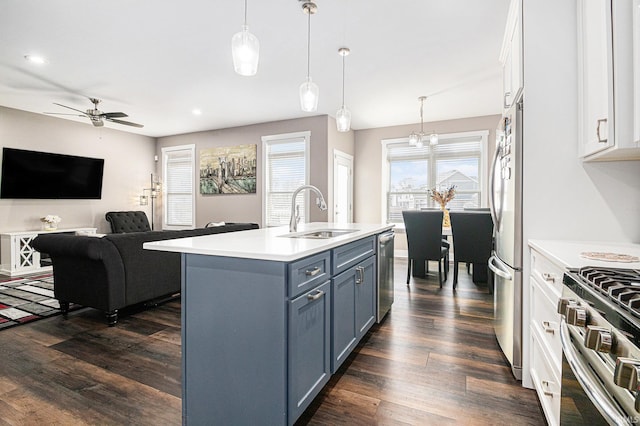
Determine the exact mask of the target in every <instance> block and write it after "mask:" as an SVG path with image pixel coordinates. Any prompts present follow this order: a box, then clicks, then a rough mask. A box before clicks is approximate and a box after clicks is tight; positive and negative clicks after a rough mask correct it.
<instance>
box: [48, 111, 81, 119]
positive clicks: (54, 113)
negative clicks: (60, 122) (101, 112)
mask: <svg viewBox="0 0 640 426" xmlns="http://www.w3.org/2000/svg"><path fill="white" fill-rule="evenodd" d="M43 114H48V115H72V116H74V117H82V118H86V117H87V114H67V113H64V112H43Z"/></svg>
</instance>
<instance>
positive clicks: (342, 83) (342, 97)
mask: <svg viewBox="0 0 640 426" xmlns="http://www.w3.org/2000/svg"><path fill="white" fill-rule="evenodd" d="M345 56H346V55H342V108H344V57H345Z"/></svg>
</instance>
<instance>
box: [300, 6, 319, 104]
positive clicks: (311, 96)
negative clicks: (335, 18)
mask: <svg viewBox="0 0 640 426" xmlns="http://www.w3.org/2000/svg"><path fill="white" fill-rule="evenodd" d="M302 10H303V12H304V13H306V14H307V16H308V19H307V79H306V80H305V81H304V82H303V83H302V84H301V85H300V108H302V110H303V111H305V112H314V111H316V110H317V109H318V98H319V96H320V89H319V88H318V85H317V84H315V83H314V82H313V81H311V74H310V73H309V69H310V65H311V15H313V14H314V13H316V11H317V10H318V6H316V4H315V3H314V2H312V1H307V2H304V3H303V4H302Z"/></svg>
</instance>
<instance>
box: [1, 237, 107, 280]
mask: <svg viewBox="0 0 640 426" xmlns="http://www.w3.org/2000/svg"><path fill="white" fill-rule="evenodd" d="M55 233H58V234H60V233H72V234H76V233H82V234H95V233H96V228H67V229H64V228H58V229H56V230H54V231H43V230H38V231H20V232H5V233H2V234H0V274H4V275H9V276H11V277H14V276H16V275H21V274H33V273H37V272H48V271H51V270H52V269H53V268H52V267H51V266H50V265H45V266H43V265H42V263H41V261H40V252H38V251H37V250H36V249H34V248H33V247H31V241H33V239H34V238H35V237H37V236H38V235H40V234H55Z"/></svg>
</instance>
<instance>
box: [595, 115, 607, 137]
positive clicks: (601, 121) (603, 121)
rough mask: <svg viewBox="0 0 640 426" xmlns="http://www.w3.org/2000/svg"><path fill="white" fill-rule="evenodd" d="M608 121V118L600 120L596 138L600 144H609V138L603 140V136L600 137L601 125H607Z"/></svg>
mask: <svg viewBox="0 0 640 426" xmlns="http://www.w3.org/2000/svg"><path fill="white" fill-rule="evenodd" d="M606 122H607V119H606V118H601V119H599V120H598V126H597V127H596V136H597V137H598V142H600V143H605V142H607V138H604V139H602V136H600V125H601V124H602V123H606Z"/></svg>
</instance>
